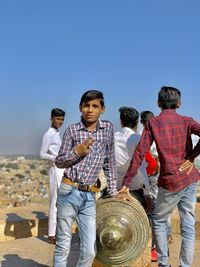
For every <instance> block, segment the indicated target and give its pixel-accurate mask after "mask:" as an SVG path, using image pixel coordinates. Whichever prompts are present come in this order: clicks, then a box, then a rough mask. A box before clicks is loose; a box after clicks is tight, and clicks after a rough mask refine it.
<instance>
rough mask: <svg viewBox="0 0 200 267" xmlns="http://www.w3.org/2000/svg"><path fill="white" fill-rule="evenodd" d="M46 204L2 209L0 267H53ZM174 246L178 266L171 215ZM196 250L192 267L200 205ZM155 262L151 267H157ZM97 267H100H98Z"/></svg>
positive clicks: (197, 262) (198, 263)
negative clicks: (47, 235) (48, 238)
mask: <svg viewBox="0 0 200 267" xmlns="http://www.w3.org/2000/svg"><path fill="white" fill-rule="evenodd" d="M47 213H48V206H47V205H33V206H29V207H16V208H7V209H0V267H52V266H53V251H54V245H50V244H48V243H47V240H46V234H47V220H48V217H47ZM172 230H173V243H172V244H171V245H170V262H171V264H172V267H178V264H179V263H178V254H179V247H180V235H179V231H180V229H179V217H178V214H177V213H176V212H175V213H174V214H173V216H172ZM196 233H197V237H196V249H195V255H194V262H193V265H192V266H191V267H200V254H199V249H200V203H197V206H196ZM73 237H74V238H73V241H72V250H71V253H70V259H69V265H68V267H75V266H76V265H75V262H76V260H77V257H78V255H79V246H78V245H79V242H78V237H77V234H74V236H73ZM156 266H157V264H156V263H152V264H151V267H156ZM96 267H97V266H96Z"/></svg>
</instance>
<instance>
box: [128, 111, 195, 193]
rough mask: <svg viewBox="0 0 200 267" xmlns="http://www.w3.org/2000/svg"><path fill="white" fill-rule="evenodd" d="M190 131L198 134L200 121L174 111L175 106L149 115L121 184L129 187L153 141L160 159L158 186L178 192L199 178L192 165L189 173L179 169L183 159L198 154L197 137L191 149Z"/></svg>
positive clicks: (191, 157)
mask: <svg viewBox="0 0 200 267" xmlns="http://www.w3.org/2000/svg"><path fill="white" fill-rule="evenodd" d="M192 134H195V135H198V136H200V124H199V123H198V122H196V121H194V120H193V119H192V118H189V117H185V116H181V115H179V114H177V113H176V110H174V109H165V110H163V111H161V113H160V115H159V116H157V117H154V118H151V119H150V120H149V123H148V124H147V126H146V127H145V128H144V130H143V133H142V136H141V139H140V142H139V144H138V146H137V148H136V150H135V153H134V155H133V158H132V160H131V163H130V166H129V169H128V171H127V173H126V176H125V177H124V179H123V185H124V186H126V187H129V185H130V183H131V178H132V177H134V176H135V174H136V172H137V169H138V167H139V166H140V164H141V162H142V159H143V158H144V157H145V155H146V152H147V151H148V150H149V148H150V146H151V144H152V142H153V141H155V143H156V148H157V151H158V157H159V160H160V176H159V178H158V186H159V187H163V188H165V189H167V190H169V191H179V190H181V189H183V188H185V187H187V186H188V185H190V184H192V183H194V182H196V181H198V180H199V179H200V173H199V171H198V170H196V169H195V168H193V170H192V172H191V173H189V174H187V172H186V171H182V172H180V171H179V167H180V165H181V164H182V163H183V162H184V161H185V160H186V159H190V160H193V159H194V158H195V157H196V156H198V155H199V154H200V140H199V142H198V143H197V145H196V146H195V147H194V148H193V145H192V139H191V135H192ZM133 179H134V178H133Z"/></svg>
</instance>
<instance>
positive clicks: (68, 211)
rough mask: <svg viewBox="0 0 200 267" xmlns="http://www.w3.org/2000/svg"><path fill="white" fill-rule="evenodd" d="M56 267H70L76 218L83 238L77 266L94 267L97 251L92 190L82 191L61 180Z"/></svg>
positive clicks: (80, 236) (55, 256)
mask: <svg viewBox="0 0 200 267" xmlns="http://www.w3.org/2000/svg"><path fill="white" fill-rule="evenodd" d="M57 208H58V210H57V229H56V246H55V251H54V267H66V266H67V257H68V255H69V252H70V245H71V238H72V232H71V227H72V223H73V221H74V220H76V222H77V225H78V230H79V238H80V256H79V260H78V262H77V265H76V267H91V266H92V262H93V259H94V258H95V255H96V202H95V196H94V193H92V192H86V191H79V190H78V189H77V188H75V187H71V186H70V185H67V184H64V183H61V186H60V189H59V193H58V200H57Z"/></svg>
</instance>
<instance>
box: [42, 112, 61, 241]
mask: <svg viewBox="0 0 200 267" xmlns="http://www.w3.org/2000/svg"><path fill="white" fill-rule="evenodd" d="M52 111H54V112H53V114H54V113H55V114H56V116H54V115H53V117H51V121H52V125H51V127H50V128H49V129H48V131H47V132H46V133H45V134H44V136H43V141H42V146H41V149H40V158H41V159H45V160H47V161H48V165H49V169H48V175H49V188H50V205H49V221H48V236H49V241H50V242H51V243H54V240H55V235H56V225H57V223H56V220H57V208H56V201H57V191H58V188H59V186H60V183H61V180H62V176H63V172H64V169H60V168H57V167H56V166H55V158H56V156H57V154H58V151H59V149H60V146H61V138H60V134H59V128H60V127H61V126H62V124H63V121H64V116H63V114H64V113H62V110H60V109H53V110H52ZM56 112H57V113H56ZM59 112H60V113H59ZM57 115H59V116H57Z"/></svg>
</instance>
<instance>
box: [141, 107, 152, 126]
mask: <svg viewBox="0 0 200 267" xmlns="http://www.w3.org/2000/svg"><path fill="white" fill-rule="evenodd" d="M152 117H154V114H153V112H151V111H149V110H145V111H142V112H141V113H140V118H141V123H142V124H146V123H147V121H148V120H149V119H150V118H152Z"/></svg>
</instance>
